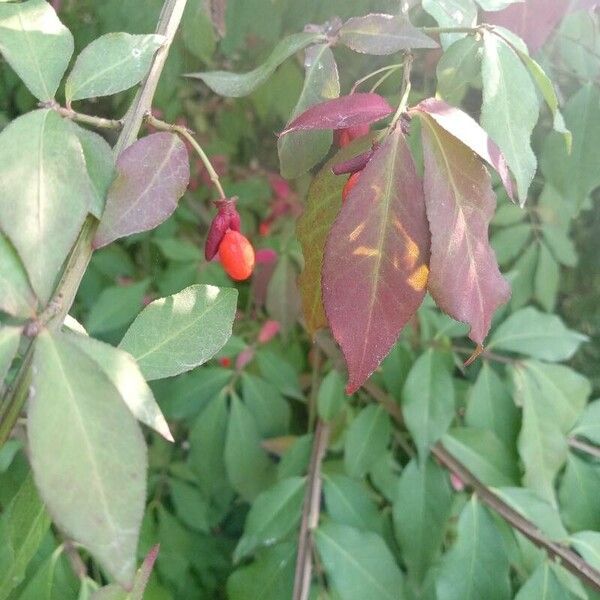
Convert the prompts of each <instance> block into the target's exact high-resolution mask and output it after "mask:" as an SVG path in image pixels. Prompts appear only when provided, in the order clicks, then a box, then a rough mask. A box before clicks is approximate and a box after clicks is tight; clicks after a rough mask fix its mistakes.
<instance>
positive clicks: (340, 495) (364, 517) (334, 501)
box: [323, 474, 382, 533]
mask: <svg viewBox="0 0 600 600" xmlns="http://www.w3.org/2000/svg"><path fill="white" fill-rule="evenodd" d="M323 493H324V495H325V506H326V507H327V514H328V515H329V516H330V517H331V519H332V520H333V521H335V522H336V523H341V524H343V525H349V526H350V527H354V528H355V529H362V530H365V531H374V532H375V533H381V531H382V520H381V515H380V514H379V510H378V507H377V504H376V503H375V500H374V497H373V496H372V493H369V489H368V488H367V486H366V485H365V484H364V483H363V482H362V481H358V480H356V479H351V478H350V477H346V476H345V475H335V474H333V475H325V476H324V481H323Z"/></svg>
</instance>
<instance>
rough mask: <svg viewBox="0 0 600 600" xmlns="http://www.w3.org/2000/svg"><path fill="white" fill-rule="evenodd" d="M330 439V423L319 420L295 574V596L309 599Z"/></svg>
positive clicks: (308, 479)
mask: <svg viewBox="0 0 600 600" xmlns="http://www.w3.org/2000/svg"><path fill="white" fill-rule="evenodd" d="M328 443H329V425H328V424H327V423H325V422H324V421H321V420H320V419H319V420H318V421H317V427H316V430H315V439H314V440H313V446H312V454H311V457H310V465H309V467H308V476H307V480H306V492H305V495H304V508H303V509H302V522H301V524H300V534H299V536H298V556H297V558H296V575H295V577H294V594H293V596H292V599H293V600H307V598H308V593H309V591H310V580H311V578H312V531H313V529H316V527H317V525H318V523H319V512H320V510H321V463H322V462H323V457H324V456H325V452H326V450H327V444H328Z"/></svg>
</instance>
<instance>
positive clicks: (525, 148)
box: [481, 32, 539, 205]
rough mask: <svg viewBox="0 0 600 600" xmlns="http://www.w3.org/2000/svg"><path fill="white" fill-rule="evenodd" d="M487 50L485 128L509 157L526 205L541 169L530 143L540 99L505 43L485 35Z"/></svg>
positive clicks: (484, 56) (484, 101) (484, 72)
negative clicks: (534, 177)
mask: <svg viewBox="0 0 600 600" xmlns="http://www.w3.org/2000/svg"><path fill="white" fill-rule="evenodd" d="M483 47H484V53H483V66H482V73H481V74H482V79H483V105H482V108H481V124H482V126H483V128H484V129H485V130H486V131H487V132H488V133H489V134H490V136H491V137H492V139H493V140H494V141H495V142H496V143H497V144H498V146H500V150H502V153H503V154H504V156H505V157H506V162H507V163H508V166H509V167H510V169H511V171H512V172H513V174H514V176H515V179H516V181H517V190H518V195H519V199H520V202H521V205H523V204H524V203H525V200H526V199H527V190H528V189H529V185H530V183H531V181H532V179H533V176H534V174H535V170H536V167H537V162H536V158H535V155H534V154H533V151H532V149H531V143H530V138H531V132H532V131H533V127H534V126H535V124H536V122H537V119H538V114H539V104H538V99H537V95H536V92H535V88H534V86H533V82H532V81H531V77H530V76H529V73H528V72H527V70H526V68H525V67H524V66H523V63H522V62H521V61H520V59H519V57H518V56H517V55H516V54H515V52H514V51H513V50H512V48H511V47H510V46H508V44H506V43H505V42H504V40H502V39H501V38H499V37H498V36H497V35H495V34H493V33H491V32H485V34H484V36H483Z"/></svg>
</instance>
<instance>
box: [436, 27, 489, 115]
mask: <svg viewBox="0 0 600 600" xmlns="http://www.w3.org/2000/svg"><path fill="white" fill-rule="evenodd" d="M482 52H483V50H482V46H481V41H478V40H476V39H475V36H472V35H468V36H467V37H464V38H462V39H460V40H457V41H456V42H454V43H453V44H452V45H451V46H450V47H449V48H448V49H447V50H446V51H445V52H444V54H442V57H441V58H440V60H439V62H438V64H437V67H436V75H437V95H438V96H441V97H442V98H443V99H444V100H446V102H448V103H449V104H453V105H455V106H457V105H459V104H460V103H461V102H462V99H463V98H464V96H465V94H466V93H467V90H468V89H469V87H471V86H472V85H477V84H480V83H481V56H482Z"/></svg>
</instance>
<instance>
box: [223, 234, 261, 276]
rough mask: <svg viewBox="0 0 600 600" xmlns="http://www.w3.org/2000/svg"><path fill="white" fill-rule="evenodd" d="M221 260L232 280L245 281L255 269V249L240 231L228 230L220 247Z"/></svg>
mask: <svg viewBox="0 0 600 600" xmlns="http://www.w3.org/2000/svg"><path fill="white" fill-rule="evenodd" d="M219 259H220V260H221V264H222V265H223V269H225V273H227V275H229V277H231V279H234V280H235V281H244V279H248V277H250V275H252V271H253V269H254V248H253V247H252V244H251V243H250V242H249V241H248V240H247V239H246V238H245V237H244V236H243V235H242V234H241V233H240V232H239V231H233V230H232V229H228V230H227V231H226V232H225V235H224V236H223V239H222V240H221V244H220V246H219Z"/></svg>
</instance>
